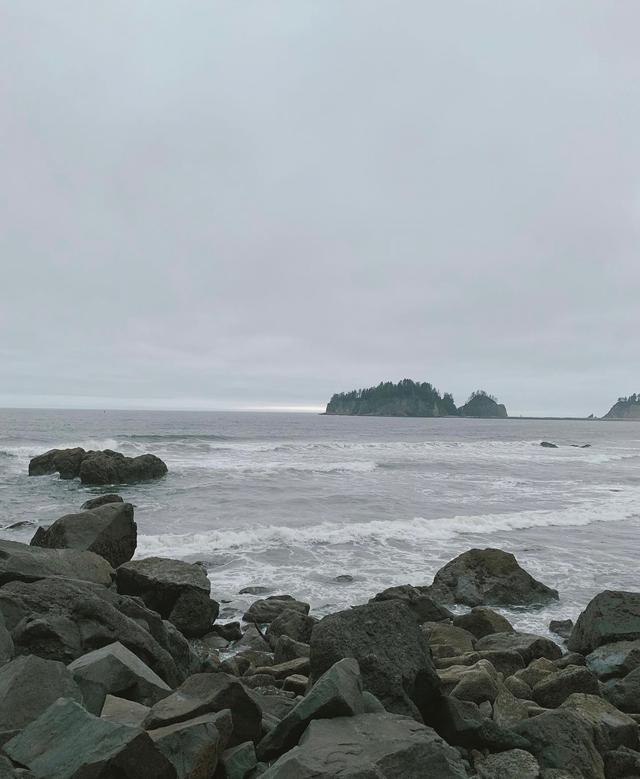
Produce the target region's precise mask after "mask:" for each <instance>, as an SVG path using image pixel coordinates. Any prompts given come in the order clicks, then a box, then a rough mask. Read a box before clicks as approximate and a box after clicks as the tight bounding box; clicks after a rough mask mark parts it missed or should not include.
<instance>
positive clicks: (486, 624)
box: [453, 606, 514, 638]
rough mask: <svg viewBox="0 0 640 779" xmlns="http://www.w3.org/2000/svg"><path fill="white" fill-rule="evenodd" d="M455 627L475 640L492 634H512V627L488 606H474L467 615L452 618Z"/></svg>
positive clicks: (504, 618)
mask: <svg viewBox="0 0 640 779" xmlns="http://www.w3.org/2000/svg"><path fill="white" fill-rule="evenodd" d="M453 624H454V625H455V626H456V627H459V628H464V629H465V630H468V631H469V633H472V634H473V635H474V636H475V637H476V638H484V636H489V635H491V634H492V633H513V632H514V630H513V625H512V624H511V623H510V622H509V620H508V619H507V618H506V617H503V616H502V614H498V612H497V611H494V610H493V609H490V608H489V607H488V606H474V607H473V608H472V609H471V611H470V612H468V613H467V614H459V615H457V616H456V617H454V618H453Z"/></svg>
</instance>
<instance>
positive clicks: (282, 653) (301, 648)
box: [274, 636, 311, 663]
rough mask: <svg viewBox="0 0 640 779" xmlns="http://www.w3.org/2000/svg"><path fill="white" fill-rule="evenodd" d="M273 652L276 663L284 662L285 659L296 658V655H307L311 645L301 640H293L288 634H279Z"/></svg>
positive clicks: (309, 652)
mask: <svg viewBox="0 0 640 779" xmlns="http://www.w3.org/2000/svg"><path fill="white" fill-rule="evenodd" d="M274 653H275V656H274V661H275V662H276V663H285V662H287V660H296V659H297V658H298V657H309V656H310V654H311V647H310V646H309V644H303V643H302V642H301V641H294V640H293V639H292V638H289V636H280V638H279V639H278V640H277V642H276V645H275V649H274Z"/></svg>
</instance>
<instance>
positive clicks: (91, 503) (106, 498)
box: [80, 492, 124, 511]
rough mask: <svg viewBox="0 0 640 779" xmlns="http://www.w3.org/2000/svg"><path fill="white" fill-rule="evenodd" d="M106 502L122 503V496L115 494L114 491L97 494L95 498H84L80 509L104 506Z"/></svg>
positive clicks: (85, 509)
mask: <svg viewBox="0 0 640 779" xmlns="http://www.w3.org/2000/svg"><path fill="white" fill-rule="evenodd" d="M107 503H124V498H123V497H122V496H121V495H116V494H115V492H108V493H106V494H105V495H98V497H96V498H89V500H85V502H84V503H83V504H82V506H80V509H81V510H82V511H88V510H91V509H97V508H98V507H99V506H106V505H107Z"/></svg>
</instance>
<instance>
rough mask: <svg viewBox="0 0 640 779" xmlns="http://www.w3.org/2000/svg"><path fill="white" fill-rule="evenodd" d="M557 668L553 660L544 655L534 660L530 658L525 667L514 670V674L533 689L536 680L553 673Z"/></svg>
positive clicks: (538, 680)
mask: <svg viewBox="0 0 640 779" xmlns="http://www.w3.org/2000/svg"><path fill="white" fill-rule="evenodd" d="M557 670H558V668H557V666H556V664H555V662H553V661H552V660H549V659H548V658H546V657H539V658H537V659H536V660H532V661H531V662H530V663H529V665H528V666H527V667H526V668H524V669H522V670H521V671H516V673H515V676H516V677H517V678H518V679H521V680H522V681H523V682H526V683H527V685H528V686H529V687H530V688H531V690H533V688H534V687H535V686H536V684H538V682H540V681H542V680H543V679H546V678H547V676H550V675H551V674H554V673H555V672H556V671H557Z"/></svg>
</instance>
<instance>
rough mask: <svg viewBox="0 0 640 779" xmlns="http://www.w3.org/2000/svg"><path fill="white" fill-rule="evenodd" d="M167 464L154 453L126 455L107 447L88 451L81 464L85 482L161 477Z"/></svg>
mask: <svg viewBox="0 0 640 779" xmlns="http://www.w3.org/2000/svg"><path fill="white" fill-rule="evenodd" d="M167 470H168V469H167V466H166V464H165V463H164V462H163V461H162V460H161V459H160V458H159V457H156V456H155V455H154V454H141V455H139V456H138V457H125V455H123V454H120V452H113V451H111V450H110V449H105V450H104V451H103V452H88V453H87V455H86V457H84V458H83V460H82V464H81V465H80V481H81V482H82V483H83V484H96V485H100V484H133V483H134V482H137V481H149V480H150V479H159V478H161V477H162V476H164V475H165V474H166V473H167Z"/></svg>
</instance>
